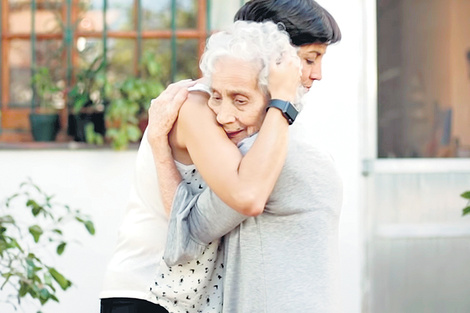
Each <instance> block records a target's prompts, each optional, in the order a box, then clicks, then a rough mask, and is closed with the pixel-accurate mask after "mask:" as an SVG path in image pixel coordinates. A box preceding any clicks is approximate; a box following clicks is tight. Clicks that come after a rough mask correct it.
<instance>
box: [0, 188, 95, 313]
mask: <svg viewBox="0 0 470 313" xmlns="http://www.w3.org/2000/svg"><path fill="white" fill-rule="evenodd" d="M69 223H78V224H82V225H83V226H84V227H85V229H86V231H87V232H88V233H89V234H91V235H94V233H95V228H94V224H93V222H92V221H91V220H90V219H89V218H88V217H87V216H86V215H84V214H82V213H81V212H80V210H72V209H71V208H70V207H69V206H68V205H63V204H59V203H56V202H55V201H54V199H53V196H50V195H47V194H46V193H44V192H43V191H42V190H41V189H40V188H39V187H38V186H37V185H35V184H34V183H33V182H32V181H31V180H28V181H26V182H24V183H22V184H21V185H20V189H19V191H18V192H17V193H15V194H13V195H12V196H10V197H8V198H7V199H6V200H5V201H4V202H2V203H0V272H1V273H2V274H1V275H0V290H1V292H0V302H3V303H7V304H10V305H11V306H12V307H13V308H14V309H15V310H17V308H18V307H21V306H22V305H24V302H22V300H28V301H29V303H32V304H34V305H35V306H37V307H39V306H42V305H44V304H46V303H47V302H48V301H50V300H52V301H56V302H59V299H58V297H59V294H58V293H57V292H56V290H57V289H59V288H60V289H62V290H64V291H65V290H67V289H68V288H69V287H70V286H72V282H71V281H70V280H69V279H68V278H67V277H66V276H64V274H62V273H61V270H60V268H59V267H58V266H55V265H53V264H52V263H53V261H54V260H53V259H51V256H52V255H54V254H56V255H58V256H60V255H62V254H63V253H64V251H65V250H66V247H67V245H68V242H69V240H68V238H67V236H65V234H66V230H67V229H66V226H69V225H68V224H69ZM69 238H70V237H69ZM37 312H40V310H39V309H38V310H37Z"/></svg>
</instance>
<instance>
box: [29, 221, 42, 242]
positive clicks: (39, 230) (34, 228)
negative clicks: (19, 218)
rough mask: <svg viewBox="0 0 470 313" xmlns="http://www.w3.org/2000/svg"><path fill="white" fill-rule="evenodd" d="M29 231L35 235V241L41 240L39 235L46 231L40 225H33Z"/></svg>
mask: <svg viewBox="0 0 470 313" xmlns="http://www.w3.org/2000/svg"><path fill="white" fill-rule="evenodd" d="M29 233H30V234H31V235H32V236H33V238H34V242H36V243H37V242H38V241H39V237H41V235H42V234H43V233H44V232H43V230H42V228H41V227H40V226H39V225H33V226H30V227H29Z"/></svg>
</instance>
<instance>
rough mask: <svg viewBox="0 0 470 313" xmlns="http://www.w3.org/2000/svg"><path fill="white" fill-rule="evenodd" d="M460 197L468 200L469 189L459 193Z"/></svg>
mask: <svg viewBox="0 0 470 313" xmlns="http://www.w3.org/2000/svg"><path fill="white" fill-rule="evenodd" d="M460 196H461V197H462V198H465V199H469V200H470V191H465V192H464V193H462V194H461V195H460Z"/></svg>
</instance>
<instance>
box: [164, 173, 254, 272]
mask: <svg viewBox="0 0 470 313" xmlns="http://www.w3.org/2000/svg"><path fill="white" fill-rule="evenodd" d="M247 218H248V216H246V215H243V214H241V213H238V212H237V211H235V210H233V209H232V208H230V207H229V206H228V205H226V204H225V203H224V202H223V201H222V200H220V198H219V197H217V196H216V195H215V194H214V193H213V192H212V191H211V190H210V189H209V188H206V190H204V191H203V192H202V193H200V194H197V195H194V194H192V193H191V191H190V190H189V188H188V187H187V185H186V183H185V182H181V183H180V184H179V186H178V189H177V191H176V194H175V197H174V199H173V205H172V211H171V216H170V222H169V225H168V236H167V243H166V247H165V252H164V256H163V257H164V260H165V263H166V264H167V265H168V266H173V265H176V264H181V263H185V262H188V261H190V260H193V259H196V258H197V257H198V256H200V255H201V254H202V252H203V251H204V249H205V247H206V245H207V244H209V243H210V242H212V241H213V240H216V239H219V238H221V237H222V236H224V235H225V234H227V233H228V232H230V231H231V230H233V229H234V228H235V227H237V226H238V225H239V224H240V223H241V222H243V221H244V220H245V219H247Z"/></svg>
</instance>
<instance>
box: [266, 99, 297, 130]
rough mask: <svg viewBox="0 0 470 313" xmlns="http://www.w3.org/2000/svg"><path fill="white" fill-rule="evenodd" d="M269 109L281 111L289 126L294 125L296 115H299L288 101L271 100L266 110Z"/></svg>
mask: <svg viewBox="0 0 470 313" xmlns="http://www.w3.org/2000/svg"><path fill="white" fill-rule="evenodd" d="M269 108H278V109H279V110H281V112H282V115H284V117H285V118H286V120H287V122H288V123H289V125H292V123H294V121H295V118H296V117H297V114H299V111H297V109H296V108H295V106H294V105H293V104H292V103H290V102H289V101H284V100H279V99H272V100H271V101H269V104H268V109H269Z"/></svg>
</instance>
